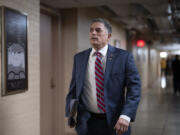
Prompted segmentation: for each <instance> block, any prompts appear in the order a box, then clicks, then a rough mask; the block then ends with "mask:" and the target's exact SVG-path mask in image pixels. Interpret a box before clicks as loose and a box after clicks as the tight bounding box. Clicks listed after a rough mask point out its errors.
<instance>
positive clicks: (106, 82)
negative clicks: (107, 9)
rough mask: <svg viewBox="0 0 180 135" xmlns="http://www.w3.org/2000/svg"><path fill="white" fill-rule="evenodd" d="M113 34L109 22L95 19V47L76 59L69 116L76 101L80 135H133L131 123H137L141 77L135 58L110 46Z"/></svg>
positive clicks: (92, 30)
mask: <svg viewBox="0 0 180 135" xmlns="http://www.w3.org/2000/svg"><path fill="white" fill-rule="evenodd" d="M111 32H112V28H111V25H110V23H109V22H108V21H106V20H104V19H102V18H96V19H94V20H93V21H92V23H91V26H90V32H89V38H90V43H91V45H92V48H90V49H88V50H85V51H83V52H80V53H78V54H76V55H75V56H74V65H73V73H72V80H71V84H70V90H69V93H68V95H67V97H66V116H67V117H69V115H70V114H71V107H70V106H71V104H72V101H74V100H77V101H78V108H77V123H76V125H75V128H76V131H77V134H78V135H130V122H133V121H134V120H135V115H136V110H137V107H138V104H139V101H140V93H141V92H140V91H141V83H140V77H139V74H138V71H137V69H136V66H135V63H134V60H133V57H132V55H131V54H130V53H129V52H127V51H125V50H121V49H118V48H115V47H112V46H111V45H109V44H108V42H109V40H110V38H111ZM125 88H127V89H126V90H125Z"/></svg>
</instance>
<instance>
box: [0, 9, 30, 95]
mask: <svg viewBox="0 0 180 135" xmlns="http://www.w3.org/2000/svg"><path fill="white" fill-rule="evenodd" d="M0 14H1V16H0V22H1V37H0V38H1V89H2V91H1V94H2V95H3V96H5V95H11V94H16V93H20V92H24V91H26V90H27V88H28V65H27V64H28V61H27V28H28V26H27V25H28V24H27V14H26V13H22V12H19V11H17V10H14V9H11V8H8V7H1V11H0Z"/></svg>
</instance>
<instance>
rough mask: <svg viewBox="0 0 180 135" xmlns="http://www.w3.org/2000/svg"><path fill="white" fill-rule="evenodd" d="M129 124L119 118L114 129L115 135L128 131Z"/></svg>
mask: <svg viewBox="0 0 180 135" xmlns="http://www.w3.org/2000/svg"><path fill="white" fill-rule="evenodd" d="M128 127H129V122H128V121H127V120H125V119H123V118H119V120H118V121H117V123H116V125H115V127H114V129H115V130H116V133H117V135H122V134H123V133H124V132H126V131H128Z"/></svg>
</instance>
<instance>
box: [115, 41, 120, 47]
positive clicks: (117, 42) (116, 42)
mask: <svg viewBox="0 0 180 135" xmlns="http://www.w3.org/2000/svg"><path fill="white" fill-rule="evenodd" d="M114 46H115V47H116V48H120V40H114Z"/></svg>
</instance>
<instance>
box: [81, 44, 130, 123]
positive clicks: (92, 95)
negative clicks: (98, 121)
mask: <svg viewBox="0 0 180 135" xmlns="http://www.w3.org/2000/svg"><path fill="white" fill-rule="evenodd" d="M107 50H108V45H105V46H104V47H103V48H101V49H100V50H99V51H98V52H100V53H101V54H102V66H103V71H104V72H105V68H106V58H107ZM95 52H96V50H95V49H94V48H92V51H91V53H90V56H89V60H88V64H87V69H86V75H85V81H84V87H83V93H82V101H83V103H84V104H85V106H86V108H87V110H88V111H90V112H93V113H101V112H100V111H99V109H98V107H97V97H96V82H95V61H96V55H95ZM120 118H124V119H126V120H127V121H129V122H130V118H129V117H128V116H126V115H121V116H120Z"/></svg>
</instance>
